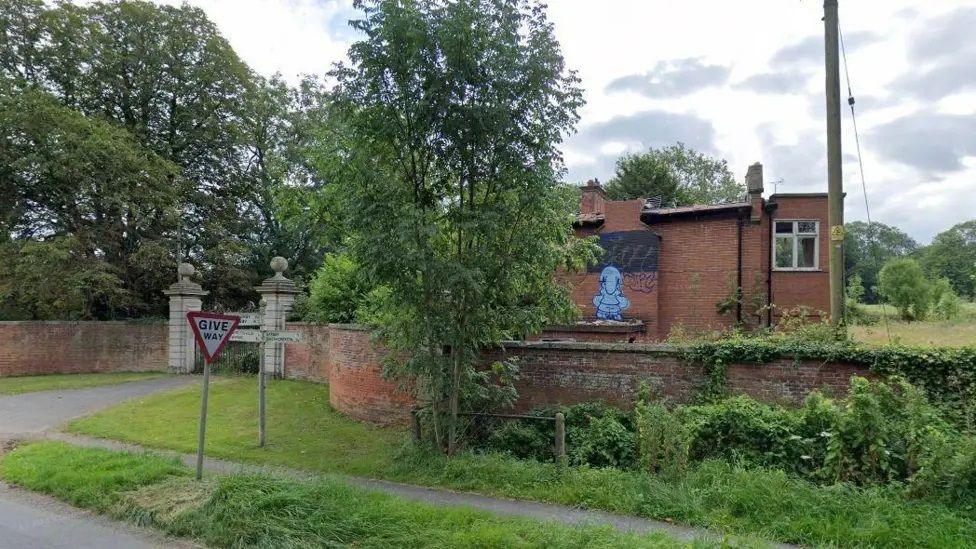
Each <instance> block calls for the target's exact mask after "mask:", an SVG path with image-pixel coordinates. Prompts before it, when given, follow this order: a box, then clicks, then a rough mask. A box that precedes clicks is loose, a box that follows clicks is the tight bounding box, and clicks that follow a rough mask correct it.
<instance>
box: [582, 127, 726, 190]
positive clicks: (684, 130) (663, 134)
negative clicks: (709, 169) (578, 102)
mask: <svg viewBox="0 0 976 549" xmlns="http://www.w3.org/2000/svg"><path fill="white" fill-rule="evenodd" d="M678 141H681V142H683V143H685V144H686V145H688V146H689V147H691V148H693V149H697V150H699V151H702V152H707V153H711V154H715V153H716V152H717V151H716V148H715V128H714V127H713V126H712V123H711V122H709V121H707V120H704V119H702V118H699V117H698V116H696V115H694V114H686V113H674V112H667V111H662V110H649V111H642V112H638V113H635V114H632V115H624V116H615V117H613V118H611V119H609V120H605V121H602V122H597V123H595V124H590V125H589V126H586V127H584V128H583V129H582V130H581V131H580V132H579V133H577V134H576V135H574V136H573V137H571V138H570V139H569V140H568V141H567V142H566V146H565V148H566V151H567V153H568V154H567V161H568V162H567V163H568V164H569V180H570V181H575V180H579V181H585V180H586V179H589V178H591V177H594V176H596V177H600V178H601V179H607V178H609V176H610V175H611V174H612V173H613V168H614V164H615V162H616V159H617V158H618V157H619V156H621V154H623V153H626V152H636V151H642V150H647V149H649V148H657V147H664V146H667V145H673V144H675V143H677V142H678ZM609 145H616V146H609ZM601 149H604V150H606V149H610V150H622V153H621V154H606V153H604V152H601Z"/></svg>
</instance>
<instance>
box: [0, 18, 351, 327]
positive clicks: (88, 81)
mask: <svg viewBox="0 0 976 549" xmlns="http://www.w3.org/2000/svg"><path fill="white" fill-rule="evenodd" d="M0 13H2V15H0V50H2V51H0V82H2V84H0V136H3V137H0V166H4V169H3V170H0V229H2V230H3V234H4V235H10V236H11V237H12V238H13V239H15V240H19V241H20V240H42V239H49V238H53V237H71V238H75V239H76V240H77V241H78V242H79V243H80V245H81V246H82V247H83V248H85V249H87V250H89V252H88V253H89V254H90V255H95V254H94V252H93V250H97V251H98V255H99V260H100V261H103V262H105V263H107V264H108V265H109V266H110V267H111V270H113V271H114V272H115V273H116V274H117V276H118V277H119V278H120V279H121V280H122V282H123V287H124V288H125V289H126V290H127V291H128V292H130V293H131V298H132V299H131V300H130V302H129V303H128V304H127V306H126V307H125V308H124V309H122V310H114V311H98V312H96V313H95V314H96V316H97V317H98V318H106V317H110V316H132V315H146V314H162V313H164V312H165V310H166V302H165V298H164V297H163V295H162V293H161V290H162V289H163V288H164V287H165V285H166V284H170V283H172V282H173V281H174V272H173V270H174V266H175V263H176V257H175V255H176V254H175V252H176V250H177V244H176V241H177V238H178V233H182V238H181V241H182V248H183V252H184V257H182V258H181V259H189V260H191V261H192V262H194V263H195V264H196V266H197V267H198V269H199V270H200V271H201V273H202V278H203V283H204V284H205V285H206V286H208V289H209V290H210V294H209V295H208V296H207V298H206V301H207V303H206V305H207V306H208V307H209V306H212V307H216V308H240V307H245V306H246V305H247V303H249V302H256V301H257V295H256V294H255V292H254V291H253V287H254V286H255V285H256V284H257V283H259V282H260V280H261V279H262V278H263V277H264V276H266V275H267V273H268V267H267V265H268V262H269V260H270V258H271V257H272V256H274V255H283V256H286V257H287V258H288V259H289V261H290V263H291V273H290V276H292V277H297V278H303V277H305V276H308V275H310V274H311V272H312V271H314V269H315V268H316V267H317V266H318V264H319V262H320V260H321V258H322V256H323V254H324V253H325V252H326V251H328V250H329V249H332V248H334V247H335V244H336V242H338V239H339V238H341V236H342V235H341V232H342V231H341V228H342V227H343V226H344V224H343V223H342V222H341V220H342V215H341V213H338V210H339V209H341V208H340V205H339V201H338V200H337V199H336V195H337V193H336V191H335V187H336V186H335V185H333V184H332V182H333V181H335V180H336V179H335V178H334V176H335V175H336V174H337V171H336V170H335V169H334V168H335V166H336V165H338V164H339V163H340V162H339V161H338V160H336V159H337V158H338V156H337V153H336V149H335V147H330V146H328V145H329V144H330V143H331V142H332V141H334V140H335V136H336V135H341V133H342V132H341V131H338V130H336V126H335V124H334V123H333V118H332V117H330V114H329V108H328V104H327V101H326V93H325V89H324V87H323V86H322V85H321V83H319V82H318V81H317V80H315V79H313V78H307V79H305V80H304V81H303V82H301V84H300V85H299V86H297V87H296V88H290V87H289V86H287V85H285V84H284V82H283V81H282V79H281V78H279V77H272V78H270V79H268V78H263V77H260V76H258V75H256V74H254V73H253V72H252V71H251V70H250V69H249V68H248V67H247V66H246V65H245V64H244V63H243V62H242V61H241V60H240V59H239V58H238V56H237V54H236V53H235V52H234V51H233V49H232V48H231V47H230V45H229V44H228V43H227V41H226V40H225V39H224V38H223V37H222V36H221V35H220V33H219V31H218V29H217V28H216V26H215V25H214V24H213V23H212V22H211V21H210V20H209V19H207V17H206V15H205V13H204V12H203V10H201V9H199V8H194V7H191V6H188V5H183V6H159V5H155V4H153V3H149V2H143V1H137V0H113V1H108V2H93V3H88V4H86V5H84V6H79V5H75V4H72V3H69V2H54V3H43V2H39V1H35V0H2V1H0ZM313 148H314V149H315V150H316V152H315V154H311V153H310V151H311V150H312V149H313ZM179 228H181V229H182V230H179ZM11 315H13V316H18V317H24V316H29V315H28V312H25V311H22V310H17V311H13V312H12V313H11Z"/></svg>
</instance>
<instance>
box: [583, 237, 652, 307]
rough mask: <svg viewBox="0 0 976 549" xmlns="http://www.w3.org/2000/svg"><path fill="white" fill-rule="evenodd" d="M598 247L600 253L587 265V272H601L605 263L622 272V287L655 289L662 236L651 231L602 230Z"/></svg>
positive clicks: (637, 290) (640, 289) (636, 289)
mask: <svg viewBox="0 0 976 549" xmlns="http://www.w3.org/2000/svg"><path fill="white" fill-rule="evenodd" d="M600 247H601V248H603V250H604V253H603V256H602V257H601V258H600V262H599V263H598V264H596V265H592V266H590V267H589V268H588V269H587V272H588V273H602V272H603V271H604V269H605V268H606V267H614V268H615V269H616V270H617V271H618V272H619V273H620V274H621V275H623V286H624V287H625V288H628V289H630V290H633V291H635V292H642V293H649V292H651V291H653V290H654V288H655V286H656V285H657V265H658V254H659V253H660V248H661V237H659V236H658V235H656V234H654V233H652V232H650V231H619V232H614V233H603V234H601V235H600Z"/></svg>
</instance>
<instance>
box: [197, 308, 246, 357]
mask: <svg viewBox="0 0 976 549" xmlns="http://www.w3.org/2000/svg"><path fill="white" fill-rule="evenodd" d="M186 319H187V320H188V321H189V322H190V327H191V328H192V329H193V336H194V337H195V338H196V340H197V345H199V346H200V350H201V351H203V357H204V358H205V359H206V360H207V362H208V363H210V362H213V361H214V360H215V359H216V358H217V355H219V354H220V351H221V349H223V348H224V344H226V343H227V342H228V341H229V340H230V336H231V334H233V333H234V330H235V329H237V323H238V321H239V319H238V318H237V317H236V316H231V315H222V314H217V313H205V312H202V311H190V312H188V313H186Z"/></svg>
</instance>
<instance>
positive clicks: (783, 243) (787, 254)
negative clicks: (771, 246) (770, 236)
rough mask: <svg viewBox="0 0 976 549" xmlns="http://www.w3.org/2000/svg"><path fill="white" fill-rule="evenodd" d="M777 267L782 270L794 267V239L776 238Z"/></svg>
mask: <svg viewBox="0 0 976 549" xmlns="http://www.w3.org/2000/svg"><path fill="white" fill-rule="evenodd" d="M776 266H777V267H780V268H787V269H789V268H792V267H793V238H792V237H785V238H784V237H777V238H776Z"/></svg>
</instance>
